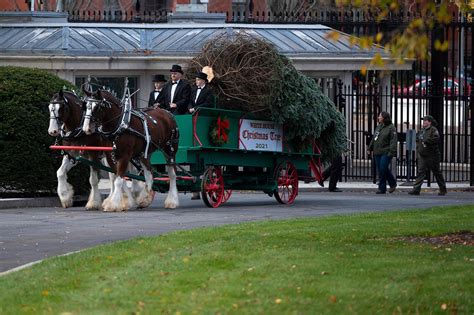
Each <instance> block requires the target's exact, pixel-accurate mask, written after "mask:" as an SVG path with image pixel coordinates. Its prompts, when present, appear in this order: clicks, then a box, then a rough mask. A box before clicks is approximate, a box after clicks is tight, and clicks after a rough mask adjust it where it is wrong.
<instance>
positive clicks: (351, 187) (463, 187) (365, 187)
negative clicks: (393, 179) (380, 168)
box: [0, 179, 474, 209]
mask: <svg viewBox="0 0 474 315" xmlns="http://www.w3.org/2000/svg"><path fill="white" fill-rule="evenodd" d="M324 184H325V187H321V186H319V185H318V183H317V182H314V183H309V184H305V183H303V182H302V181H300V182H299V187H298V188H299V191H301V192H311V191H314V192H327V191H328V188H327V185H329V183H328V182H325V183H324ZM412 185H413V183H410V184H408V185H407V183H405V182H398V187H397V191H398V192H408V191H409V190H410V189H412V187H413V186H412ZM446 186H447V188H448V193H449V191H474V186H469V183H468V182H461V183H447V184H446ZM337 188H339V189H341V190H342V191H343V192H357V191H360V192H374V193H375V192H376V191H377V185H375V184H373V183H372V182H355V181H352V182H339V183H337ZM99 189H100V190H101V191H102V194H108V192H109V189H110V183H109V180H108V179H101V180H100V181H99ZM437 190H438V185H437V184H436V182H435V183H431V187H428V186H427V185H426V183H425V184H423V188H422V191H437ZM60 206H61V204H60V202H59V199H58V198H57V197H42V198H5V199H0V209H11V208H31V207H60Z"/></svg>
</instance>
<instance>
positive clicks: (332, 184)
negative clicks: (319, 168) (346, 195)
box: [318, 155, 343, 192]
mask: <svg viewBox="0 0 474 315" xmlns="http://www.w3.org/2000/svg"><path fill="white" fill-rule="evenodd" d="M342 169H343V166H342V155H339V156H337V157H335V158H334V159H333V160H332V161H331V165H330V166H329V167H328V168H326V169H325V170H324V171H323V174H322V176H323V178H322V179H321V180H320V181H318V184H319V185H320V186H321V187H324V181H325V180H326V179H328V178H329V191H330V192H341V191H342V190H340V189H339V188H337V182H338V181H339V179H340V178H341V176H342Z"/></svg>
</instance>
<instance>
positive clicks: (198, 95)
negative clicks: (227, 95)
mask: <svg viewBox="0 0 474 315" xmlns="http://www.w3.org/2000/svg"><path fill="white" fill-rule="evenodd" d="M207 83H208V81H207V74H205V73H204V72H198V73H196V87H195V88H193V89H192V92H191V99H190V102H189V104H190V105H189V107H190V108H189V112H190V113H191V114H192V113H194V111H195V110H196V109H197V108H198V107H214V93H213V92H212V89H211V88H210V87H209V85H208V84H207Z"/></svg>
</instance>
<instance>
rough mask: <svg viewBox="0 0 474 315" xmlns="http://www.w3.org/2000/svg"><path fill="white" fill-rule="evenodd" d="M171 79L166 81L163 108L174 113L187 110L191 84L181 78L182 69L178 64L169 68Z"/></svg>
mask: <svg viewBox="0 0 474 315" xmlns="http://www.w3.org/2000/svg"><path fill="white" fill-rule="evenodd" d="M170 76H171V81H170V82H168V83H166V85H165V86H164V88H163V90H164V92H165V102H164V106H163V108H164V109H166V110H169V111H170V112H171V113H173V114H175V115H182V114H186V113H187V112H188V105H189V98H190V96H191V85H189V83H188V82H187V81H185V80H182V77H183V70H182V69H181V66H179V65H173V66H172V67H171V70H170Z"/></svg>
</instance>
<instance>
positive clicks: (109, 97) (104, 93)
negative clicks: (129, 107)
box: [97, 90, 122, 107]
mask: <svg viewBox="0 0 474 315" xmlns="http://www.w3.org/2000/svg"><path fill="white" fill-rule="evenodd" d="M97 95H98V96H100V97H102V98H103V99H105V100H106V101H107V102H110V103H113V104H115V105H117V106H119V107H121V106H122V102H121V101H120V100H119V99H118V98H117V97H116V96H115V95H113V94H112V93H111V92H109V91H107V90H98V91H97Z"/></svg>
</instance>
